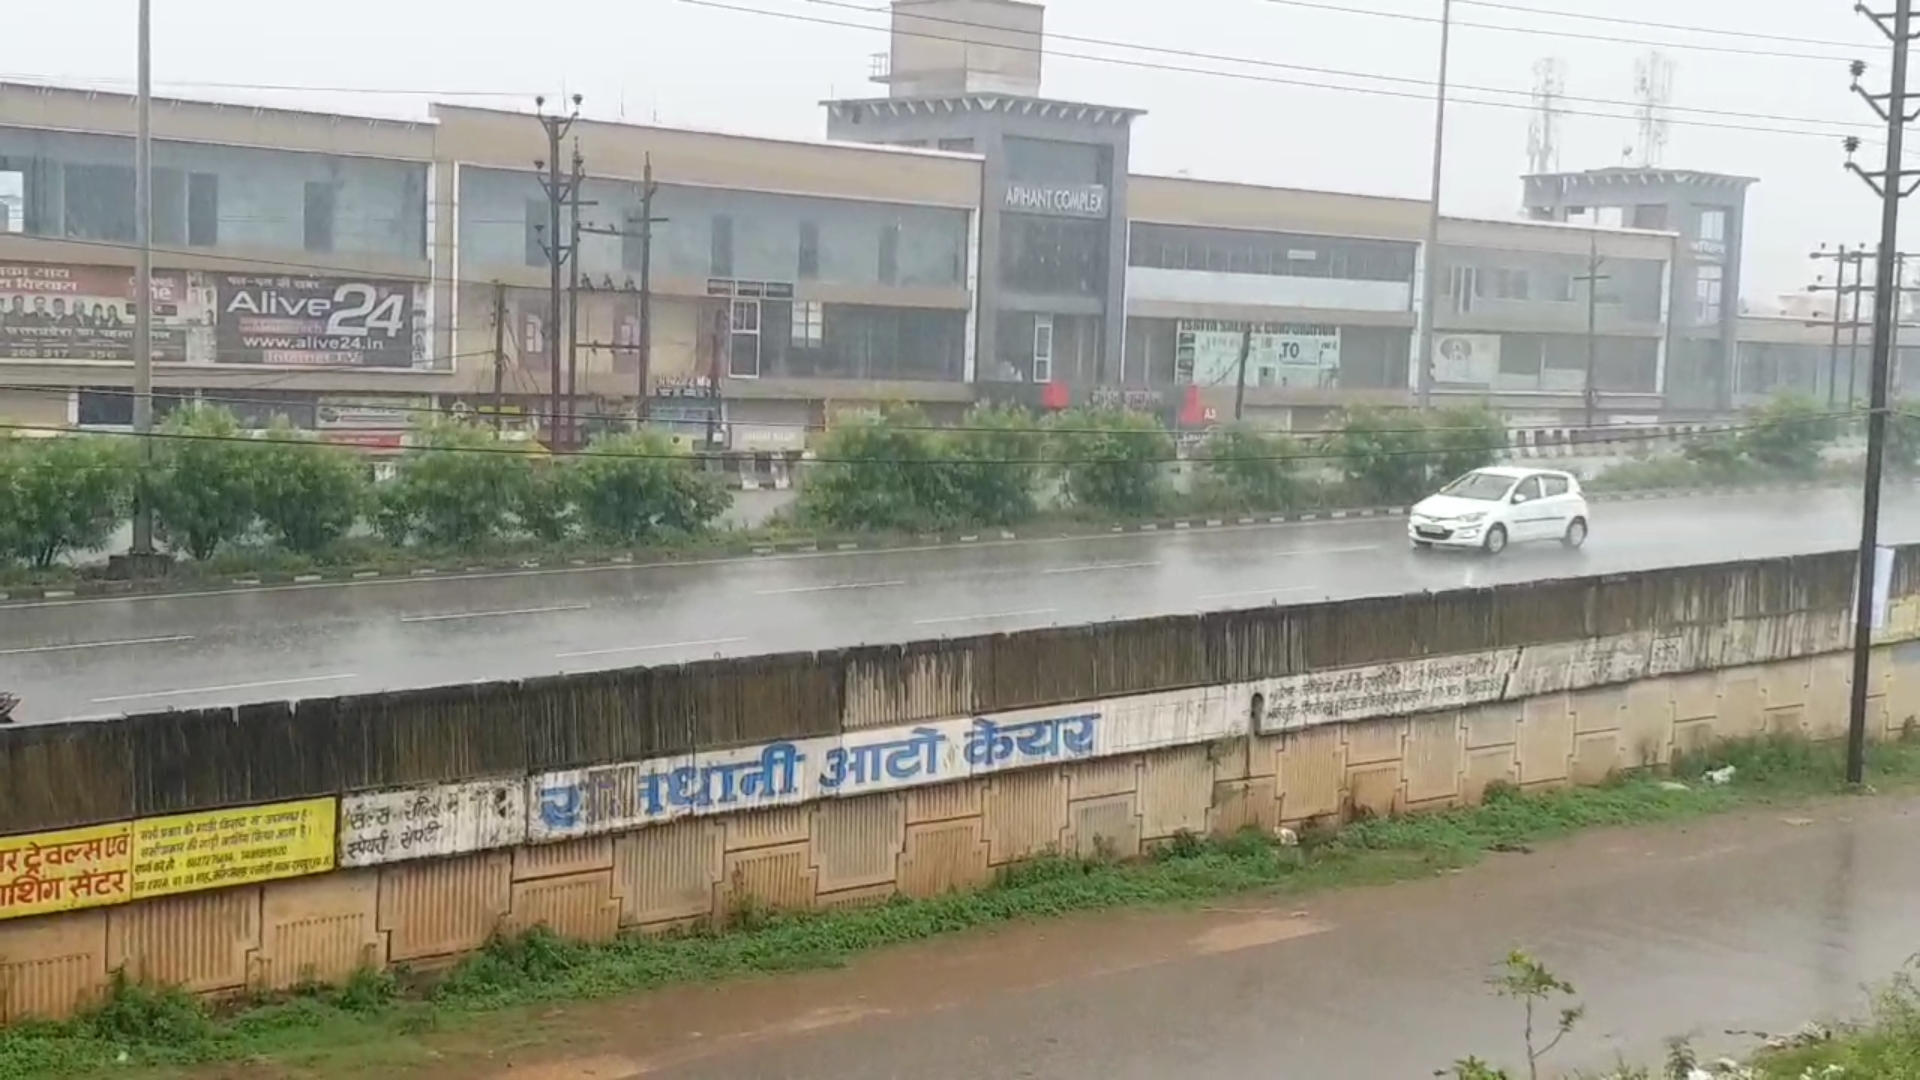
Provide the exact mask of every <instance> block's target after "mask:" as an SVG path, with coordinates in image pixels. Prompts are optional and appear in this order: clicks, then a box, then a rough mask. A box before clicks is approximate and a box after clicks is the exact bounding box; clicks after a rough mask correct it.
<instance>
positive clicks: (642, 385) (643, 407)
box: [580, 154, 667, 424]
mask: <svg viewBox="0 0 1920 1080" xmlns="http://www.w3.org/2000/svg"><path fill="white" fill-rule="evenodd" d="M640 175H641V181H640V217H639V218H638V219H637V220H636V219H634V218H633V217H631V216H630V217H628V218H627V222H626V225H625V227H622V228H614V227H612V226H606V225H585V226H582V227H581V230H580V231H581V232H586V233H593V234H595V235H597V236H617V237H619V238H621V239H622V240H625V239H627V238H628V237H635V238H637V239H638V240H639V241H640V267H639V269H640V340H639V341H638V342H636V343H635V345H636V349H635V351H636V353H637V355H638V357H639V361H640V365H639V366H640V374H639V383H638V385H637V386H636V387H635V392H636V394H637V395H638V396H637V397H636V398H635V399H634V400H635V404H634V417H635V419H636V421H637V422H638V423H640V424H644V423H646V422H647V390H648V384H649V383H650V382H651V381H652V373H653V227H654V226H655V225H658V224H661V223H663V222H665V221H666V220H667V219H666V218H663V217H657V216H655V215H654V212H653V196H654V192H655V191H657V190H658V189H659V185H658V184H656V183H654V182H653V155H652V154H648V155H647V156H646V160H645V164H644V165H642V166H641V174H640ZM636 225H637V226H639V229H640V231H639V232H638V233H637V234H636V233H633V232H629V231H628V230H630V229H632V228H633V227H634V226H636ZM589 347H598V346H597V344H596V343H591V342H590V343H589ZM613 347H614V348H619V346H618V345H614V346H613Z"/></svg>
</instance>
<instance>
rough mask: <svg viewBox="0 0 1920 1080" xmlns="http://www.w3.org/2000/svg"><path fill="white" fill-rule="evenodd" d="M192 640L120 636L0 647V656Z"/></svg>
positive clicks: (187, 637)
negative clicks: (65, 642) (13, 647)
mask: <svg viewBox="0 0 1920 1080" xmlns="http://www.w3.org/2000/svg"><path fill="white" fill-rule="evenodd" d="M192 640H193V635H192V634H169V635H167V636H166V637H136V638H121V639H120V640H118V641H79V642H75V643H74V644H72V645H34V646H31V647H29V648H24V649H0V656H26V655H27V654H29V653H49V652H71V651H74V650H77V649H117V648H120V647H121V646H124V645H168V644H171V643H173V642H176V641H192Z"/></svg>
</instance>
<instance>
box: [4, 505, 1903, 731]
mask: <svg viewBox="0 0 1920 1080" xmlns="http://www.w3.org/2000/svg"><path fill="white" fill-rule="evenodd" d="M1858 503H1859V500H1858V496H1857V495H1854V494H1851V493H1846V492H1840V491H1817V492H1798V493H1791V494H1778V495H1766V496H1730V497H1725V498H1711V499H1699V500H1678V499H1665V500H1650V501H1644V502H1625V503H1604V504H1600V505H1598V506H1596V508H1595V514H1594V524H1593V534H1592V537H1591V539H1590V540H1589V541H1588V544H1587V546H1586V548H1585V549H1584V550H1582V551H1578V552H1568V551H1564V550H1562V549H1560V548H1559V547H1558V546H1557V545H1552V544H1549V545H1545V546H1540V547H1529V548H1522V547H1516V548H1513V549H1510V550H1509V551H1508V552H1507V553H1506V554H1504V555H1502V556H1500V557H1499V558H1497V559H1486V558H1483V557H1478V556H1473V555H1456V554H1444V553H1423V554H1416V553H1415V552H1414V551H1413V550H1411V548H1410V547H1409V545H1408V543H1407V541H1406V537H1405V524H1404V522H1403V521H1401V520H1398V519H1365V520H1352V521H1339V522H1331V521H1330V522H1316V523H1309V524H1304V525H1285V526H1259V527H1246V528H1233V527H1229V528H1224V529H1200V530H1193V531H1183V532H1162V533H1151V534H1126V535H1112V536H1101V537H1095V538H1090V539H1089V538H1082V539H1075V540H1067V541H1043V542H1014V543H1008V544H982V545H978V546H966V547H959V548H944V549H938V550H921V551H896V552H859V553H847V554H844V555H842V554H823V555H813V556H798V557H781V558H762V559H751V560H730V561H724V562H713V563H705V564H682V565H675V566H661V567H619V568H597V569H590V570H578V569H570V570H553V571H530V572H522V573H508V574H499V575H492V576H487V577H481V578H461V579H448V580H435V579H426V580H403V581H382V582H377V583H373V582H369V583H361V584H356V585H349V586H296V587H291V588H284V589H263V590H248V591H243V592H231V593H224V594H213V595H200V596H179V597H156V598H146V599H115V600H77V601H76V600H65V601H52V602H47V603H38V604H31V605H26V606H19V607H9V608H5V609H0V686H5V687H6V688H8V689H11V690H12V691H14V692H15V693H17V694H19V695H20V697H21V701H22V704H21V706H20V708H19V710H18V712H17V714H16V719H17V720H20V721H23V722H35V721H46V720H54V719H60V718H66V717H75V716H111V715H118V714H121V713H126V712H140V711H148V710H154V709H167V708H186V707H198V706H205V705H212V704H222V703H232V702H238V701H254V700H275V699H283V698H290V697H291V698H298V697H314V696H328V695H334V694H342V693H354V692H366V691H374V690H384V689H396V688H402V687H413V686H430V685H438V684H448V683H458V682H465V681H478V680H487V679H498V678H508V677H523V676H533V675H543V674H552V673H554V672H556V671H583V670H589V669H595V668H612V667H625V666H631V665H637V664H650V663H665V662H674V661H683V660H690V659H698V658H701V657H707V656H714V655H723V656H724V655H744V654H755V653H769V652H782V651H788V650H795V649H813V648H826V647H833V646H843V645H852V644H859V643H874V642H897V641H906V640H912V639H916V638H927V637H938V636H945V635H952V636H960V635H967V634H976V633H984V632H994V631H1008V630H1019V629H1027V628H1032V627H1040V626H1048V625H1056V624H1075V623H1086V622H1098V621H1102V620H1109V619H1124V618H1137V617H1142V616H1148V615H1156V614H1163V613H1167V612H1178V611H1201V610H1212V609H1225V608H1242V607H1253V606H1258V605H1261V604H1266V603H1276V602H1277V603H1302V602H1307V601H1313V600H1320V599H1327V598H1348V597H1354V596H1366V595H1380V594H1397V593H1406V592H1417V591H1420V590H1423V589H1432V590H1438V589H1448V588H1459V587H1462V586H1472V585H1487V584H1498V583H1505V582H1514V581H1521V580H1527V579H1534V578H1542V577H1564V576H1573V575H1580V574H1590V573H1602V572H1621V571H1633V570H1644V569H1649V568H1653V567H1658V566H1665V565H1672V564H1678V563H1699V562H1711V561H1716V560H1722V559H1732V558H1740V557H1762V556H1770V555H1785V554H1798V553H1804V552H1815V551H1826V550H1836V549H1840V548H1845V547H1849V546H1851V545H1853V544H1855V543H1857V540H1858V534H1857V529H1858V525H1857V517H1858V513H1859V510H1858ZM1882 520H1883V532H1882V536H1883V538H1884V539H1885V540H1886V541H1887V542H1898V541H1911V540H1916V539H1920V492H1916V491H1915V489H1912V488H1906V487H1901V488H1891V489H1889V491H1888V496H1887V499H1886V501H1885V503H1884V512H1883V517H1882Z"/></svg>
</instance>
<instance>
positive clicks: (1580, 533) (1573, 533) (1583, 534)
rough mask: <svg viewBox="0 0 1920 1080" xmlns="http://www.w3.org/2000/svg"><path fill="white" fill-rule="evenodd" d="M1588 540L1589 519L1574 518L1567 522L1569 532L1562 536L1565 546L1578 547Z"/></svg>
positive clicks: (1561, 541)
mask: <svg viewBox="0 0 1920 1080" xmlns="http://www.w3.org/2000/svg"><path fill="white" fill-rule="evenodd" d="M1586 542H1587V519H1586V518H1574V519H1573V520H1572V521H1569V522H1567V534H1566V535H1565V536H1562V537H1561V538H1560V543H1561V545H1562V546H1564V547H1568V548H1577V547H1579V546H1580V545H1581V544H1584V543H1586Z"/></svg>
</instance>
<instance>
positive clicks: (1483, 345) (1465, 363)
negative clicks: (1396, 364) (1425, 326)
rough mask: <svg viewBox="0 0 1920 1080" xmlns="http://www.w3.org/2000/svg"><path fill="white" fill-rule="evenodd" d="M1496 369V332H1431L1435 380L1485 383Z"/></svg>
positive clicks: (1487, 382)
mask: <svg viewBox="0 0 1920 1080" xmlns="http://www.w3.org/2000/svg"><path fill="white" fill-rule="evenodd" d="M1499 372H1500V335H1499V334H1455V333H1440V334H1436V335H1434V339H1433V381H1434V382H1437V383H1467V384H1471V385H1479V386H1487V385H1489V384H1491V383H1492V382H1493V377H1494V376H1495V375H1497V374H1499Z"/></svg>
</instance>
